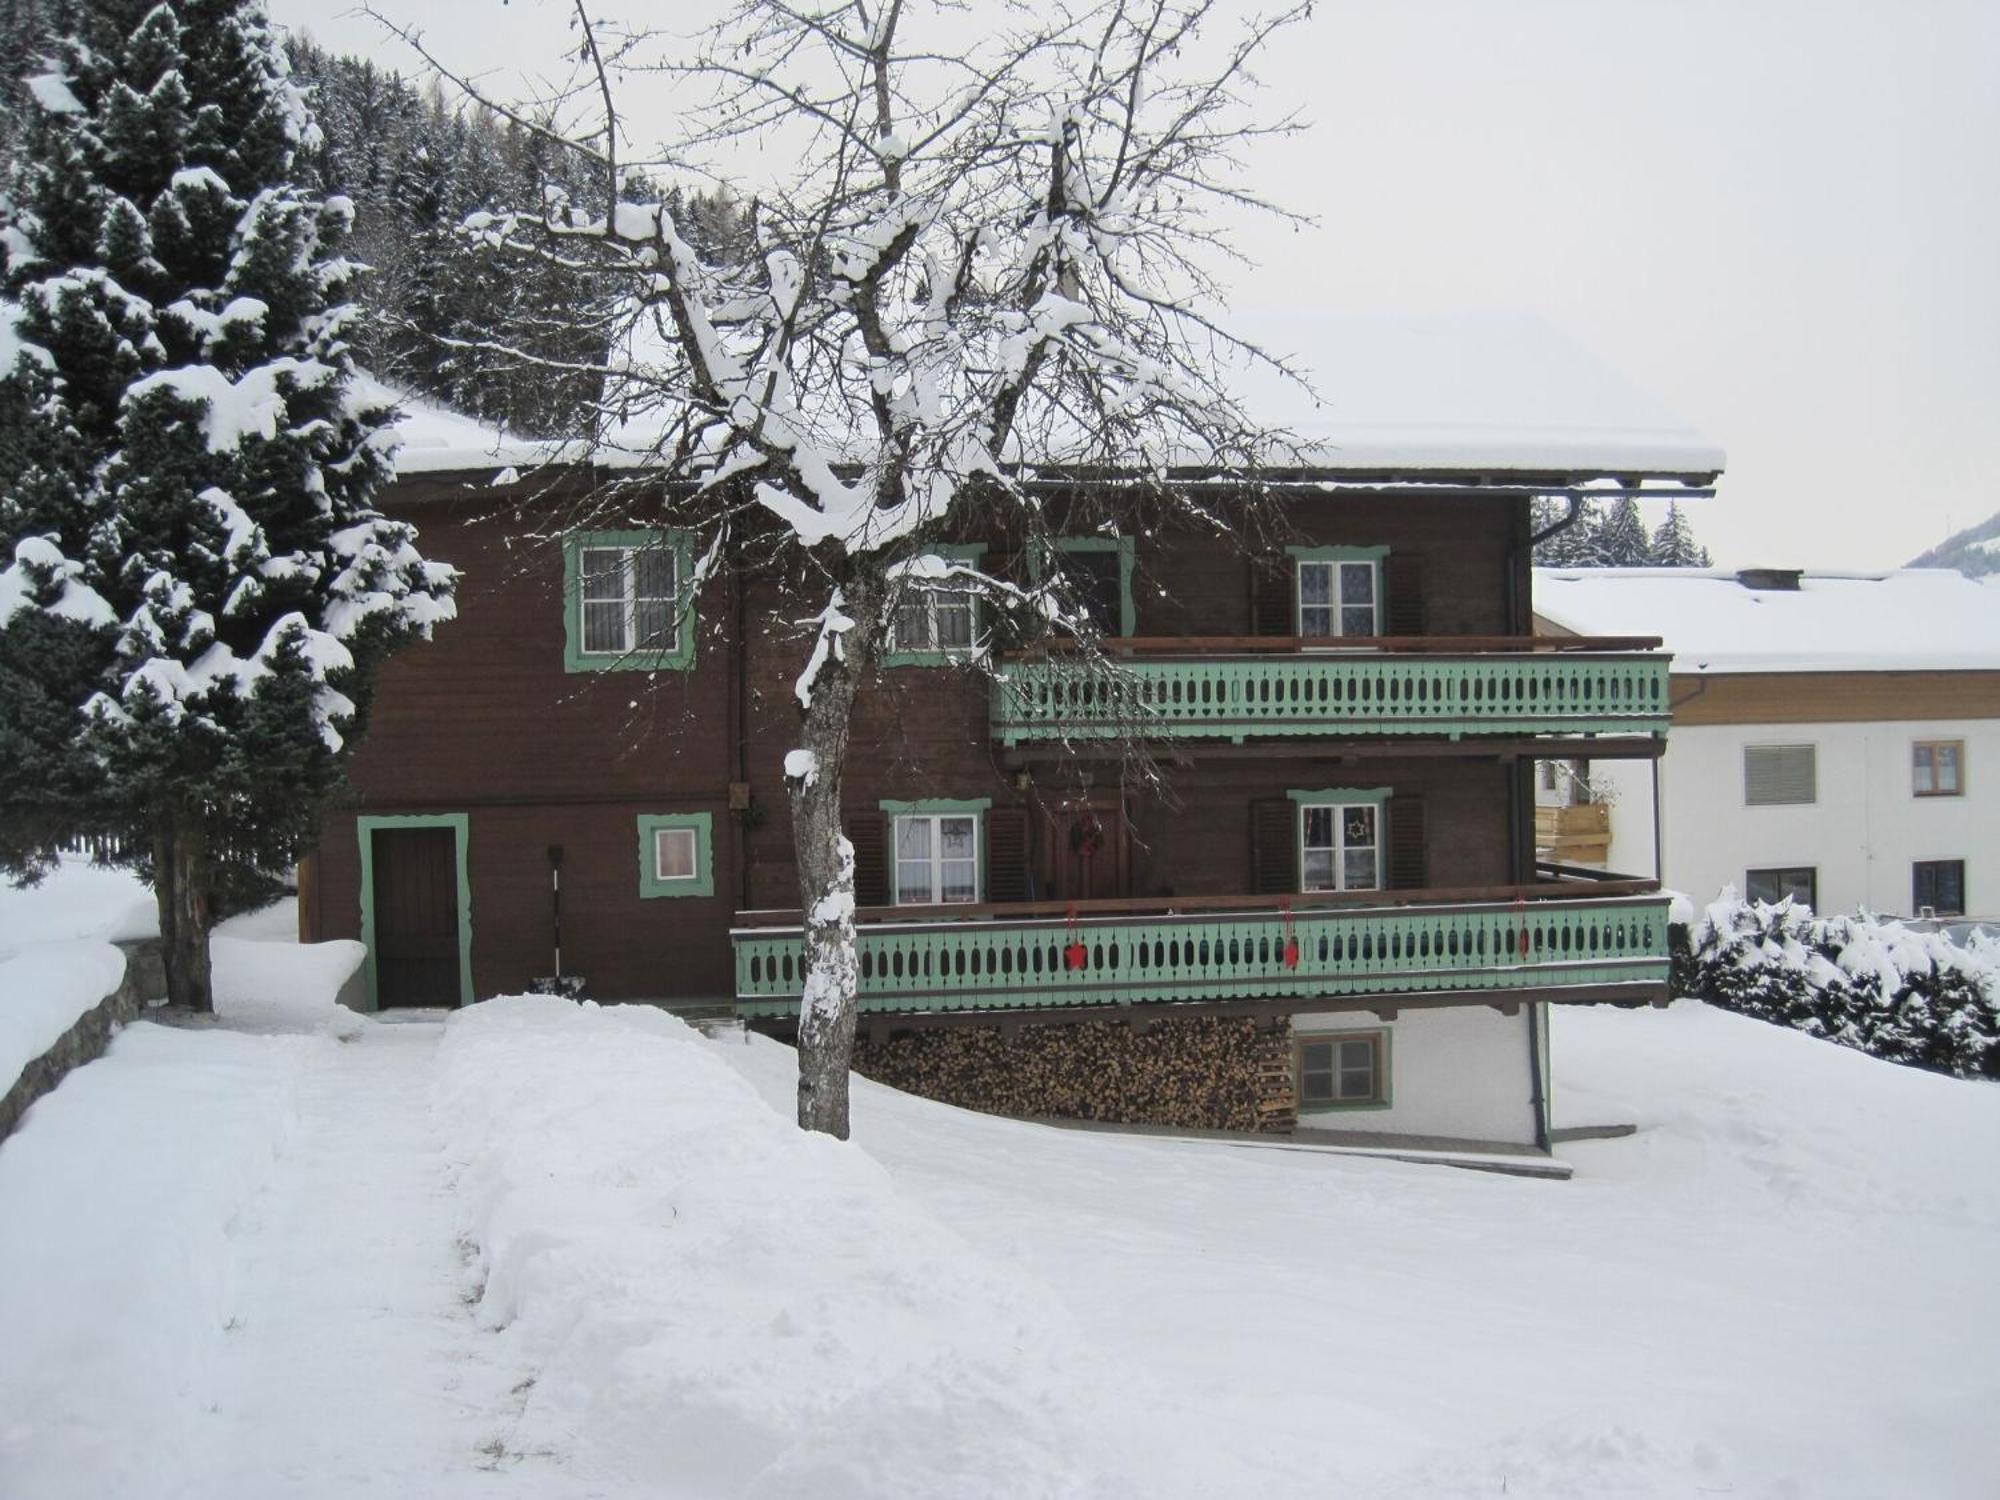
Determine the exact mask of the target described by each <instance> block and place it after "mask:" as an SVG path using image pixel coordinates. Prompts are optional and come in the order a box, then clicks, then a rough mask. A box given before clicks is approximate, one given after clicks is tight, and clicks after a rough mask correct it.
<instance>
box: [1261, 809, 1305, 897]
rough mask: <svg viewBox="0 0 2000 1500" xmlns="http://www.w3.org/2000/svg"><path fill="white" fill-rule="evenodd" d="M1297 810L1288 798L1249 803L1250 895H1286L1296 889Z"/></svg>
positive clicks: (1297, 886) (1297, 856)
mask: <svg viewBox="0 0 2000 1500" xmlns="http://www.w3.org/2000/svg"><path fill="white" fill-rule="evenodd" d="M1298 864H1299V832H1298V812H1297V810H1296V808H1295V807H1294V806H1293V803H1292V799H1291V798H1289V797H1262V798H1259V799H1258V800H1257V801H1255V802H1252V803H1251V804H1250V894H1251V895H1253V896H1289V895H1291V894H1293V893H1294V892H1296V891H1297V890H1298V888H1299V870H1298Z"/></svg>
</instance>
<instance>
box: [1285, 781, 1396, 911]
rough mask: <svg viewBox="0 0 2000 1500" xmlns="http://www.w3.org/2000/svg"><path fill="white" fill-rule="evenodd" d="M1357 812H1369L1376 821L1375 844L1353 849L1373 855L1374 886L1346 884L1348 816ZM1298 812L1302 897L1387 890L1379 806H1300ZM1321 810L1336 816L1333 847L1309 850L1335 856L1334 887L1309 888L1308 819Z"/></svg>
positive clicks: (1344, 804) (1321, 846)
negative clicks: (1320, 850)
mask: <svg viewBox="0 0 2000 1500" xmlns="http://www.w3.org/2000/svg"><path fill="white" fill-rule="evenodd" d="M1357 808H1366V809H1367V810H1368V811H1369V812H1371V813H1373V814H1374V817H1375V839H1374V842H1373V843H1370V844H1366V845H1361V844H1356V845H1354V846H1352V847H1353V848H1356V849H1361V848H1367V849H1370V850H1372V851H1373V852H1374V855H1375V880H1374V883H1373V884H1372V885H1349V884H1348V883H1347V854H1348V850H1349V847H1350V846H1349V844H1348V842H1347V817H1346V814H1347V813H1349V812H1350V811H1353V810H1355V809H1357ZM1298 809H1299V810H1298V818H1297V823H1296V836H1297V841H1298V858H1299V890H1300V892H1301V893H1308V892H1312V891H1379V890H1382V889H1384V887H1383V884H1382V864H1383V859H1384V852H1383V841H1382V824H1383V821H1384V811H1383V807H1382V804H1381V803H1380V802H1374V801H1369V802H1361V801H1356V802H1300V803H1299V804H1298ZM1321 810H1326V811H1330V812H1331V813H1332V814H1333V843H1332V844H1331V845H1323V844H1314V845H1311V846H1310V847H1311V848H1315V849H1322V848H1324V849H1330V851H1331V853H1332V855H1333V878H1334V883H1333V884H1332V885H1308V884H1307V883H1306V850H1307V848H1308V847H1309V846H1308V845H1307V843H1306V819H1307V816H1308V815H1309V814H1311V813H1314V812H1318V811H1321Z"/></svg>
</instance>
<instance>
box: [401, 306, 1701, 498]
mask: <svg viewBox="0 0 2000 1500" xmlns="http://www.w3.org/2000/svg"><path fill="white" fill-rule="evenodd" d="M1229 326H1231V327H1232V328H1234V329H1236V330H1237V331H1239V332H1241V333H1242V334H1243V335H1244V336H1246V337H1248V338H1250V339H1251V340H1252V341H1254V342H1256V343H1257V344H1259V345H1260V346H1262V347H1263V348H1265V349H1266V350H1268V351H1269V352H1270V353H1272V354H1275V355H1281V356H1285V357H1287V358H1290V359H1291V360H1292V361H1293V362H1294V363H1295V365H1296V367H1297V368H1298V369H1299V370H1300V371H1301V372H1302V373H1304V374H1305V375H1306V376H1307V377H1308V378H1309V380H1310V381H1311V384H1312V390H1311V392H1308V391H1307V390H1305V389H1304V388H1302V387H1301V386H1299V385H1298V384H1297V383H1296V382H1293V381H1291V380H1287V379H1285V378H1284V377H1283V376H1280V375H1278V374H1276V373H1275V372H1273V371H1271V370H1270V369H1268V368H1265V367H1258V368H1244V369H1241V370H1239V373H1238V375H1237V385H1238V389H1239V390H1240V392H1241V397H1242V400H1243V402H1244V404H1245V406H1246V408H1247V409H1248V411H1249V412H1250V414H1251V416H1252V418H1253V419H1254V420H1256V421H1258V422H1260V423H1263V424H1265V425H1267V426H1271V427H1278V428H1283V429H1284V430H1286V431H1288V432H1290V433H1292V434H1294V435H1295V436H1296V437H1298V438H1301V439H1303V440H1304V441H1305V443H1306V445H1307V449H1306V457H1307V459H1308V461H1309V462H1310V463H1311V464H1312V465H1313V466H1314V467H1318V468H1324V469H1326V470H1327V471H1329V472H1333V473H1367V474H1380V473H1393V474H1418V475H1421V474H1424V473H1440V474H1448V473H1481V474H1486V473H1498V474H1506V473H1520V474H1524V475H1526V474H1534V475H1542V476H1546V475H1560V476H1571V477H1576V478H1580V479H1581V478H1586V477H1588V476H1595V475H1623V476H1633V475H1637V476H1652V477H1665V476H1674V477H1678V478H1687V479H1695V478H1705V477H1706V476H1709V475H1712V474H1716V473H1718V472H1720V471H1721V469H1722V467H1723V464H1724V458H1725V456H1724V454H1723V451H1722V450H1721V449H1720V448H1718V447H1716V446H1715V445H1714V444H1712V443H1710V442H1708V441H1707V440H1706V439H1705V438H1703V437H1702V436H1701V435H1700V434H1699V433H1697V432H1696V431H1695V430H1694V429H1693V428H1692V427H1690V426H1688V425H1687V424H1686V423H1685V422H1683V421H1681V420H1680V419H1679V418H1677V417H1675V416H1674V415H1673V414H1672V413H1671V412H1670V411H1668V410H1667V409H1666V408H1665V407H1664V406H1662V405H1660V404H1659V403H1658V402H1657V401H1655V400H1654V399H1653V398H1651V397H1650V396H1648V395H1646V394H1645V393H1644V392H1643V391H1641V390H1639V389H1638V388H1636V387H1635V386H1633V385H1632V384H1630V383H1629V382H1628V381H1626V380H1625V379H1623V378H1622V377H1621V376H1620V375H1618V374H1617V373H1616V372H1615V371H1613V370H1612V369H1611V368H1609V367H1608V366H1607V365H1605V364H1603V363H1602V362H1601V361H1599V360H1597V359H1595V358H1594V357H1592V356H1591V355H1589V354H1587V353H1585V352H1584V351H1583V350H1582V349H1580V348H1578V347H1577V346H1576V345H1575V344H1573V343H1571V342H1570V341H1569V340H1568V339H1566V338H1564V337H1563V336H1562V335H1561V334H1560V333H1558V332H1557V331H1556V330H1555V329H1553V328H1551V327H1550V326H1549V325H1548V324H1546V323H1543V322H1541V321H1540V320H1539V319H1536V318H1533V317H1529V316H1525V315H1508V314H1489V315H1472V316H1450V317H1445V316H1435V317H1396V316H1380V315H1353V316H1345V315H1332V314H1317V313H1290V312H1288V313H1285V314H1282V315H1278V314H1272V313H1261V314H1260V313H1255V312H1251V313H1246V314H1244V315H1243V316H1242V317H1241V318H1237V319H1232V320H1230V324H1229ZM382 389H383V390H384V392H385V394H388V395H393V394H394V393H392V392H387V388H386V387H383V388H382ZM401 405H402V407H403V410H404V413H405V415H404V419H403V422H402V424H401V425H400V426H399V428H398V429H397V431H398V436H399V437H400V438H401V441H402V448H401V452H400V453H399V455H398V458H397V467H398V469H399V470H400V471H401V472H403V473H405V474H418V473H437V472H441V471H446V470H464V469H498V468H508V467H523V468H525V467H529V466H532V465H533V464H535V463H537V462H548V461H550V460H551V459H553V458H555V457H558V456H559V455H558V454H557V453H556V452H555V451H554V450H552V449H551V448H550V446H549V445H547V444H544V443H538V442H533V441H530V440H527V439H522V438H512V437H506V436H503V435H502V434H501V433H499V432H497V431H495V430H494V429H492V428H489V427H487V426H485V425H484V424H482V423H480V422H478V421H476V420H474V419H473V418H470V417H466V416H462V415H460V414H458V413H455V412H452V411H449V410H447V409H446V408H444V407H442V406H439V405H436V404H435V403H433V402H429V401H425V400H422V399H419V398H414V397H403V398H401ZM647 446H649V444H648V441H647V438H646V435H645V434H643V433H633V432H625V433H623V434H621V435H620V438H619V440H618V441H617V442H615V443H614V444H613V445H612V452H613V454H615V453H616V451H617V450H620V449H622V450H624V452H625V453H626V454H630V455H632V458H631V460H630V461H634V462H636V461H637V454H638V453H639V452H642V451H643V450H644V449H645V448H646V447H647ZM604 458H605V455H600V462H602V461H604ZM613 461H614V462H615V461H616V458H615V457H614V458H613Z"/></svg>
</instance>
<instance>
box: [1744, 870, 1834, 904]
mask: <svg viewBox="0 0 2000 1500" xmlns="http://www.w3.org/2000/svg"><path fill="white" fill-rule="evenodd" d="M1743 894H1744V895H1745V896H1746V897H1747V898H1748V899H1750V900H1752V901H1764V902H1768V903H1770V904H1771V905H1772V906H1776V905H1777V904H1778V903H1779V902H1780V901H1784V900H1786V899H1788V898H1789V899H1790V900H1793V901H1796V902H1798V903H1799V905H1801V906H1810V907H1812V908H1813V910H1815V911H1817V910H1819V871H1817V870H1815V869H1813V868H1812V866H1810V865H1788V866H1785V867H1782V868H1773V869H1768V870H1746V871H1744V872H1743Z"/></svg>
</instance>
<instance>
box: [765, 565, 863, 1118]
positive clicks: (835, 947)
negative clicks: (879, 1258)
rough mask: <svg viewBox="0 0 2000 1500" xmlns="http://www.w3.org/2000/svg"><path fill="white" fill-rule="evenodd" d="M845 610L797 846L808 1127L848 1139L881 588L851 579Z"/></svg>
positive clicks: (818, 684)
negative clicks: (857, 708)
mask: <svg viewBox="0 0 2000 1500" xmlns="http://www.w3.org/2000/svg"><path fill="white" fill-rule="evenodd" d="M847 592H848V593H849V594H850V595H853V596H854V597H852V598H849V599H848V600H847V602H846V603H845V605H844V606H843V612H844V613H845V614H846V615H847V616H848V618H850V619H851V620H853V621H854V626H853V628H852V629H850V630H849V631H847V632H846V635H845V638H844V640H845V647H846V660H845V661H839V660H835V659H833V658H832V657H831V656H829V658H828V660H827V661H826V662H825V664H824V665H823V666H822V667H821V668H820V672H819V676H818V678H817V679H816V680H815V682H814V683H813V688H812V702H811V704H810V706H809V707H808V708H807V709H806V711H805V714H804V726H803V729H804V739H803V741H802V742H801V744H800V746H799V748H801V749H803V750H807V751H810V752H811V754H812V763H811V769H810V771H809V772H808V774H806V775H804V776H792V777H788V778H787V780H786V787H787V789H788V790H789V792H790V794H791V801H792V849H793V852H794V854H795V856H796V858H797V860H798V867H799V906H800V909H801V911H803V912H804V914H805V939H806V980H805V989H804V992H803V994H802V996H801V998H800V1001H799V1128H800V1129H801V1130H817V1131H821V1132H823V1133H825V1134H827V1135H830V1136H833V1137H835V1138H836V1139H838V1140H843V1141H844V1140H846V1139H847V1130H848V1120H847V1073H848V1066H849V1063H850V1060H851V1059H852V1057H853V1054H854V1021H855V1012H856V1000H857V995H858V991H859V989H860V980H861V963H860V956H859V954H858V952H857V951H856V948H855V942H854V849H853V846H852V845H850V844H849V843H848V842H847V838H846V835H845V834H843V833H842V832H841V827H840V821H841V820H840V787H841V779H842V775H843V773H844V772H845V770H846V766H847V734H848V727H849V722H850V720H851V718H852V715H853V710H854V695H855V689H856V687H857V686H858V685H859V682H860V680H861V678H862V677H863V676H864V675H865V674H866V672H867V669H868V666H869V663H870V661H871V660H872V652H873V638H874V629H875V618H874V617H875V613H876V611H877V610H878V609H879V608H880V605H879V602H878V601H879V598H880V596H879V594H878V593H877V591H876V589H875V588H874V587H873V585H872V582H871V581H863V582H861V583H859V584H850V585H849V586H848V589H847Z"/></svg>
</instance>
